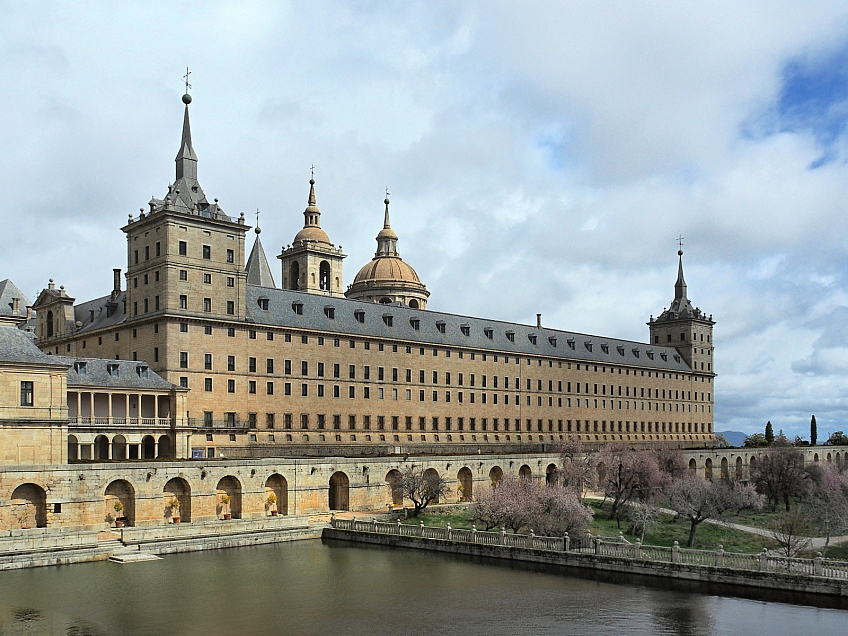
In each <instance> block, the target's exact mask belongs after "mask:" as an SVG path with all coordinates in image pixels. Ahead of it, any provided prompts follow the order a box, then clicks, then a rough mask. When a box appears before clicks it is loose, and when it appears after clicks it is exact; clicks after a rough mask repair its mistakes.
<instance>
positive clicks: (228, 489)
mask: <svg viewBox="0 0 848 636" xmlns="http://www.w3.org/2000/svg"><path fill="white" fill-rule="evenodd" d="M215 491H216V494H217V499H218V506H219V508H218V509H217V510H216V512H218V513H219V514H220V515H221V516H222V517H223V518H224V519H228V518H232V519H241V482H240V481H239V480H238V479H236V478H235V477H233V476H232V475H227V476H226V477H224V478H222V479H221V480H220V481H219V482H218V485H217V486H216V487H215ZM228 499H229V501H228ZM227 515H229V517H228V516H227Z"/></svg>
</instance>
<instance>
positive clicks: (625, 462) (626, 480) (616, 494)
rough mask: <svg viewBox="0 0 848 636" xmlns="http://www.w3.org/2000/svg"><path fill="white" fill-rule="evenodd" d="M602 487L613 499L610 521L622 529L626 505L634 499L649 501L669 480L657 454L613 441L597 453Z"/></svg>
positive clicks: (607, 495)
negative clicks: (622, 518)
mask: <svg viewBox="0 0 848 636" xmlns="http://www.w3.org/2000/svg"><path fill="white" fill-rule="evenodd" d="M597 461H598V467H599V468H600V470H599V471H598V472H599V481H600V484H599V486H600V487H601V488H602V489H603V492H604V495H605V496H606V497H608V498H609V499H611V500H612V509H611V510H610V519H615V520H616V521H617V522H618V525H619V526H621V516H622V513H623V512H624V505H625V504H626V503H627V502H628V501H630V500H631V499H632V498H633V497H638V498H639V499H642V500H645V501H648V500H650V499H651V498H652V497H653V496H654V495H655V494H656V493H657V492H658V491H659V490H660V489H661V488H662V487H663V486H664V485H665V484H666V483H668V481H669V477H668V475H667V474H666V473H663V472H662V471H661V470H660V467H659V464H658V463H657V458H656V455H655V454H654V453H653V452H652V451H649V450H636V449H633V448H630V447H629V446H627V445H626V444H621V443H618V442H613V443H610V444H607V445H606V446H604V447H603V449H602V450H601V452H600V453H598V460H597Z"/></svg>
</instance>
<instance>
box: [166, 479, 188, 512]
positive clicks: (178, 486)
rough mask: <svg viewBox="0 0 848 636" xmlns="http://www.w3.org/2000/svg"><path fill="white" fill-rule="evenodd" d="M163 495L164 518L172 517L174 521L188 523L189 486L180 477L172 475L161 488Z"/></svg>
mask: <svg viewBox="0 0 848 636" xmlns="http://www.w3.org/2000/svg"><path fill="white" fill-rule="evenodd" d="M162 493H163V494H164V495H165V506H164V513H165V514H164V516H165V519H173V520H174V523H189V522H190V521H191V486H189V485H188V482H187V481H186V480H185V479H183V478H182V477H174V478H173V479H171V480H169V481H168V483H166V484H165V487H164V488H163V489H162Z"/></svg>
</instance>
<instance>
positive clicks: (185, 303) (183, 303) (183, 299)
mask: <svg viewBox="0 0 848 636" xmlns="http://www.w3.org/2000/svg"><path fill="white" fill-rule="evenodd" d="M180 309H188V296H182V295H181V296H180Z"/></svg>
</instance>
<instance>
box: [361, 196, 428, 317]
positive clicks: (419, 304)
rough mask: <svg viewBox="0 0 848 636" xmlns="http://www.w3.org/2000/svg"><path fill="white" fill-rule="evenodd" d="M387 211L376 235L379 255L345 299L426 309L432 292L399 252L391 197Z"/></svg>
mask: <svg viewBox="0 0 848 636" xmlns="http://www.w3.org/2000/svg"><path fill="white" fill-rule="evenodd" d="M387 194H388V193H387ZM383 203H385V205H386V211H385V214H384V216H383V229H382V230H380V233H379V234H377V252H376V253H375V254H374V258H373V259H371V262H370V263H366V264H365V265H364V266H363V267H362V269H360V270H359V272H358V273H357V274H356V278H355V279H354V280H353V284H352V285H351V286H350V287H348V290H347V291H346V292H345V296H347V297H348V298H352V299H354V300H367V301H371V302H375V303H382V304H389V303H403V304H404V305H408V306H409V307H411V308H412V309H426V308H427V298H429V297H430V292H429V291H427V288H426V287H425V286H424V283H422V282H421V279H420V278H418V274H417V273H416V272H415V270H414V269H413V268H412V267H411V266H410V265H409V264H407V263H405V262H404V261H403V259H402V258H401V257H400V253H398V249H397V243H398V235H397V234H395V231H394V230H393V229H392V224H391V222H390V220H389V197H388V196H386V199H385V200H384V201H383Z"/></svg>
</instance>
